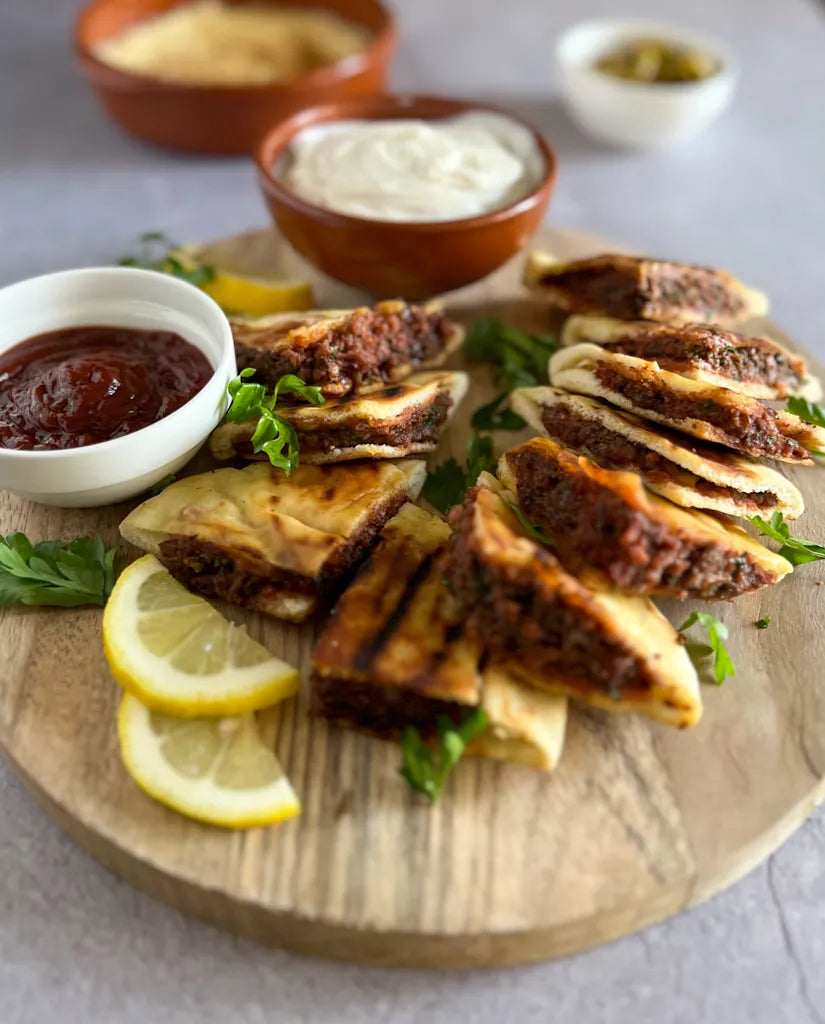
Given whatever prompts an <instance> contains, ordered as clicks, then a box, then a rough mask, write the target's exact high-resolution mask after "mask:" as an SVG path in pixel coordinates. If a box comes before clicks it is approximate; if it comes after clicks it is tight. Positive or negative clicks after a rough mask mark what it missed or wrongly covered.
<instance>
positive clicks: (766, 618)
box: [756, 615, 771, 629]
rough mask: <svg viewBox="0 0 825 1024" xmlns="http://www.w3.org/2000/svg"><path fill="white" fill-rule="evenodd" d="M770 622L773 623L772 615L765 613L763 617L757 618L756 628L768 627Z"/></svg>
mask: <svg viewBox="0 0 825 1024" xmlns="http://www.w3.org/2000/svg"><path fill="white" fill-rule="evenodd" d="M770 624H771V617H770V615H763V616H762V618H761V619H757V620H756V628H757V629H767V628H768V626H770Z"/></svg>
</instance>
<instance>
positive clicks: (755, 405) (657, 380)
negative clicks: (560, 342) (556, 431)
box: [549, 344, 825, 465]
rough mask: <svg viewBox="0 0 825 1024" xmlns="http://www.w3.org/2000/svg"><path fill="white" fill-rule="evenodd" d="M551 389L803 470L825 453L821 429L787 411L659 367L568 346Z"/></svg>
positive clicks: (554, 365) (555, 364) (555, 359)
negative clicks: (600, 401)
mask: <svg viewBox="0 0 825 1024" xmlns="http://www.w3.org/2000/svg"><path fill="white" fill-rule="evenodd" d="M549 373H550V383H551V384H553V385H554V386H555V387H559V388H564V389H565V390H566V391H573V392H578V393H579V394H585V395H594V396H595V397H597V398H605V399H607V401H608V402H612V403H613V404H614V405H618V406H620V407H621V408H622V409H627V410H628V411H629V412H633V413H636V414H637V415H639V416H644V417H646V418H648V419H651V420H655V421H656V422H657V423H663V424H665V426H669V427H673V428H674V429H675V430H679V431H681V432H682V433H684V434H690V435H691V436H692V437H698V438H700V439H702V440H704V441H713V442H715V443H716V444H722V445H724V446H725V447H726V448H732V449H733V450H734V451H737V452H741V453H742V454H743V455H752V456H755V457H762V458H766V459H777V460H778V461H780V462H792V463H797V464H798V463H803V464H808V465H810V463H811V462H812V459H811V457H810V454H809V453H810V452H823V453H825V430H824V429H822V428H821V427H814V426H812V425H811V424H809V423H805V422H803V421H802V420H801V419H799V417H798V416H794V415H792V414H791V413H789V412H774V411H773V409H769V408H768V407H767V406H765V405H763V404H762V403H761V402H759V401H757V399H755V398H750V397H749V396H747V395H740V394H737V393H736V392H735V391H730V390H728V388H720V387H716V386H715V385H713V384H701V383H699V382H698V381H695V380H689V379H688V378H687V377H681V376H679V374H676V373H671V372H670V371H669V370H663V369H662V368H661V366H659V364H658V363H652V362H648V361H647V360H645V359H636V357H635V356H623V355H619V354H618V353H616V352H607V351H606V350H605V349H603V348H599V346H598V345H587V344H582V345H573V346H571V347H570V348H563V349H560V350H559V351H558V352H556V354H555V355H554V356H552V358H551V359H550V368H549Z"/></svg>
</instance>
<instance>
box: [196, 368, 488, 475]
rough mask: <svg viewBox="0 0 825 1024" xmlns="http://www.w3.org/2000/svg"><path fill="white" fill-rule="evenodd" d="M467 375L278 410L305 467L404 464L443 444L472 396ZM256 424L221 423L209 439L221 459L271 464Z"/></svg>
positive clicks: (441, 375) (423, 376) (440, 375)
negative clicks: (255, 440)
mask: <svg viewBox="0 0 825 1024" xmlns="http://www.w3.org/2000/svg"><path fill="white" fill-rule="evenodd" d="M468 384H469V378H468V377H467V374H466V373H459V372H457V371H456V372H450V371H449V370H430V371H424V372H422V373H415V374H413V375H412V377H408V378H407V379H406V380H405V381H403V382H402V383H401V384H391V385H389V386H388V387H385V388H382V389H381V390H380V391H371V392H369V394H366V395H350V396H348V397H346V398H331V399H329V400H328V401H327V402H326V403H325V404H324V405H309V404H306V405H294V406H281V405H279V406H278V415H279V416H283V418H284V419H286V420H288V421H289V422H290V423H291V424H292V425H293V427H295V430H296V431H297V433H298V442H299V446H300V455H301V462H302V463H304V464H305V465H316V464H319V463H327V462H345V461H348V460H350V459H399V458H402V457H403V456H406V455H417V454H420V453H423V452H431V451H435V448H436V446H437V444H438V438H439V436H440V434H441V432H442V431H443V430H444V428H445V427H446V425H447V424H448V423H449V421H450V418H451V417H452V414H453V413H454V412H455V409H456V407H457V406H458V404H459V403H460V402H461V400H462V399H463V398H464V396H465V394H466V393H467V387H468ZM256 422H257V421H254V420H250V421H249V422H248V423H222V424H221V425H220V426H219V427H218V428H217V429H216V430H215V431H213V433H212V436H211V437H210V438H209V447H210V448H211V450H212V454H213V455H214V456H215V458H216V459H231V458H234V457H235V456H240V457H241V458H245V459H266V457H267V456H266V455H265V454H264V453H263V452H261V453H259V454H257V455H256V454H255V452H254V451H253V450H252V444H251V439H252V434H253V431H254V429H255V426H256Z"/></svg>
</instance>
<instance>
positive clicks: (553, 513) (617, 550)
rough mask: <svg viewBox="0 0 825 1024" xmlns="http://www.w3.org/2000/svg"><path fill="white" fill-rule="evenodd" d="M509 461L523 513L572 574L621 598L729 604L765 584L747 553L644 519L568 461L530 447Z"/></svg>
mask: <svg viewBox="0 0 825 1024" xmlns="http://www.w3.org/2000/svg"><path fill="white" fill-rule="evenodd" d="M572 461H573V460H572V459H571V463H572ZM509 462H510V466H511V467H512V469H513V471H514V473H515V476H516V480H517V487H518V499H519V505H520V506H521V508H522V510H523V512H524V514H525V515H526V516H527V518H528V519H529V520H531V521H532V522H534V523H536V524H537V525H538V526H540V527H541V528H542V529H543V530H544V532H545V533H546V534H547V536H548V537H550V538H551V541H552V548H553V553H554V554H555V555H556V556H557V557H558V559H559V561H560V562H561V563H562V565H563V566H564V567H565V568H566V569H567V570H568V571H570V572H572V573H574V574H577V573H580V572H581V571H582V570H584V569H587V568H593V569H596V570H598V571H600V572H602V573H604V575H605V576H606V577H607V579H608V580H609V581H610V583H611V584H612V585H613V586H614V587H616V588H617V589H618V590H621V591H624V592H626V593H631V594H642V595H645V594H657V595H659V596H660V597H675V598H686V597H692V598H697V599H701V600H721V599H730V598H732V597H736V596H737V595H739V594H743V593H746V592H748V591H751V590H756V589H758V588H759V587H763V586H766V585H767V584H768V583H770V582H771V581H772V577H771V576H770V575H768V574H767V573H766V572H765V571H764V570H763V569H762V568H760V566H759V565H758V564H756V563H755V562H754V561H753V560H752V559H751V558H750V557H749V556H748V555H746V554H743V553H741V552H737V551H735V550H731V549H730V548H726V547H724V546H723V545H720V544H716V543H713V542H710V541H708V540H706V539H702V538H701V535H700V538H699V539H697V538H694V537H692V536H690V535H689V534H687V533H683V532H682V531H681V530H680V529H679V528H677V527H674V526H673V525H671V524H670V523H668V522H667V520H665V519H664V518H662V519H658V518H655V517H653V516H650V515H647V514H646V513H645V512H644V511H642V510H640V509H638V508H636V507H634V505H632V504H631V503H630V502H629V501H626V500H625V499H624V498H623V497H621V495H619V494H617V493H615V492H614V491H612V490H611V489H610V488H609V487H607V486H604V485H603V484H600V483H599V482H598V481H596V480H593V479H591V478H590V477H589V476H588V475H587V474H586V473H584V472H582V471H580V470H579V469H578V467H577V466H575V465H574V464H571V465H569V466H565V465H564V461H560V462H557V461H556V460H555V459H552V458H548V457H547V456H543V455H541V454H540V453H538V452H536V451H535V450H533V449H531V448H526V449H522V450H517V451H515V452H513V453H512V454H511V455H510V456H509Z"/></svg>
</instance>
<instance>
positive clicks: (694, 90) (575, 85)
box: [556, 18, 739, 149]
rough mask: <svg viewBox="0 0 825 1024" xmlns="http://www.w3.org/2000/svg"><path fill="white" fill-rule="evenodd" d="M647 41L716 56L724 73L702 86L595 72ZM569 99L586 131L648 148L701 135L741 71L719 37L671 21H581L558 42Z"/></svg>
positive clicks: (729, 95) (606, 139) (730, 94)
mask: <svg viewBox="0 0 825 1024" xmlns="http://www.w3.org/2000/svg"><path fill="white" fill-rule="evenodd" d="M639 38H650V39H657V40H658V39H661V40H662V41H664V42H670V43H675V44H676V45H680V46H690V47H694V48H696V49H699V50H701V51H703V52H705V53H708V54H711V55H712V56H713V57H715V58H716V60H717V61H718V64H719V70H718V71H717V72H716V73H715V74H713V75H711V76H710V77H708V78H704V79H700V80H698V81H695V82H631V81H627V80H626V79H622V78H617V77H615V76H613V75H607V74H605V73H604V72H601V71H597V70H596V69H595V68H594V66H593V65H594V63H595V61H596V60H597V59H598V58H599V57H602V56H604V55H605V54H606V53H609V52H610V51H611V50H613V49H615V48H616V47H618V46H621V45H623V44H625V43H629V42H633V41H634V40H637V39H639ZM556 60H557V63H558V67H559V73H560V76H561V87H562V96H563V98H564V101H565V104H566V106H567V108H568V110H569V112H570V115H571V116H572V118H573V120H574V121H576V122H577V123H578V124H579V126H580V127H581V128H582V129H583V130H584V131H586V132H589V133H590V134H591V135H593V136H595V137H596V138H597V139H600V140H601V141H603V142H609V143H612V144H613V145H618V146H627V147H632V148H635V149H648V148H653V147H656V146H663V145H667V144H669V143H671V142H676V141H679V140H682V139H686V138H689V137H690V136H692V135H696V134H697V133H698V132H700V131H701V130H702V129H704V128H706V127H707V126H708V125H709V124H710V123H711V121H713V120H714V119H715V118H717V117H718V116H719V115H720V114H721V113H722V111H723V110H725V108H726V107H727V106H728V105H729V104H730V101H731V99H732V97H733V92H734V89H735V86H736V81H737V78H738V76H739V66H738V61H737V60H736V57H735V55H734V54H733V52H732V51H731V50H730V49H729V47H728V46H727V45H726V44H725V43H724V42H722V41H721V40H719V39H715V38H713V37H712V36H707V35H704V34H703V33H701V32H693V31H690V30H688V29H682V28H677V27H676V26H674V25H669V24H667V23H665V22H658V21H645V20H638V19H634V18H603V19H595V20H592V21H583V22H579V23H578V24H577V25H574V26H573V27H572V28H569V29H568V30H567V31H566V32H564V33H563V34H562V36H561V37H560V38H559V40H558V42H557V44H556Z"/></svg>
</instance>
